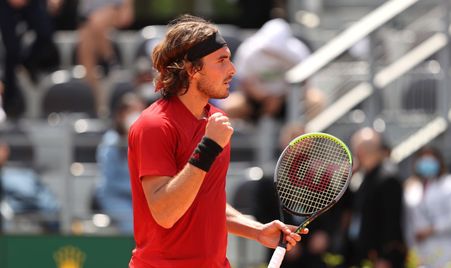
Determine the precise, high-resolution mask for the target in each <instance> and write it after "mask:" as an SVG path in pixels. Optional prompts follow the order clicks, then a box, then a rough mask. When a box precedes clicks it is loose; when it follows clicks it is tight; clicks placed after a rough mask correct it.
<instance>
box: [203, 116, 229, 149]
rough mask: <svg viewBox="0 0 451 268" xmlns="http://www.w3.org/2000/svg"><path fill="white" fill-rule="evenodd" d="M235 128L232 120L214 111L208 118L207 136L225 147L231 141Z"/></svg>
mask: <svg viewBox="0 0 451 268" xmlns="http://www.w3.org/2000/svg"><path fill="white" fill-rule="evenodd" d="M232 134H233V128H232V125H231V124H230V120H229V118H228V117H227V116H225V115H223V114H222V113H214V114H212V115H211V116H210V118H208V122H207V126H206V128H205V136H206V137H208V138H210V139H212V140H214V141H215V142H216V143H217V144H218V145H219V146H221V147H222V148H224V147H225V146H226V145H227V144H228V143H229V141H230V137H231V136H232Z"/></svg>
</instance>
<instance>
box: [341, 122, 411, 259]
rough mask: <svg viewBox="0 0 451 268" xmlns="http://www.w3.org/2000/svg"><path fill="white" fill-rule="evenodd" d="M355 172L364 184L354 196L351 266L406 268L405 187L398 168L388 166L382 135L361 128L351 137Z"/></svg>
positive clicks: (351, 226)
mask: <svg viewBox="0 0 451 268" xmlns="http://www.w3.org/2000/svg"><path fill="white" fill-rule="evenodd" d="M351 148H352V151H353V155H354V162H355V164H356V166H355V171H356V173H360V174H362V176H363V181H362V183H361V184H360V186H359V187H358V189H357V190H356V192H355V193H354V196H353V215H352V220H351V225H350V229H349V238H350V242H351V252H350V262H351V264H352V265H358V266H360V265H362V266H363V265H365V263H368V262H370V263H372V265H373V266H374V267H392V268H394V267H404V263H405V245H404V238H403V235H402V227H401V218H402V214H403V211H402V194H403V192H402V186H401V182H400V179H399V177H398V174H397V173H394V171H396V169H393V168H392V167H390V168H388V169H387V168H386V167H385V165H384V163H387V161H385V160H386V154H385V150H384V148H383V142H382V139H381V135H380V134H379V133H377V132H376V131H375V130H373V129H371V128H362V129H360V130H358V131H357V132H355V133H354V134H353V136H352V138H351Z"/></svg>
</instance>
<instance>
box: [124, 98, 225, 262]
mask: <svg viewBox="0 0 451 268" xmlns="http://www.w3.org/2000/svg"><path fill="white" fill-rule="evenodd" d="M206 110H207V111H208V116H210V115H211V114H213V113H215V112H218V111H219V112H221V111H220V110H219V109H217V108H215V107H214V106H212V105H210V104H208V105H207V106H206ZM206 124H207V120H206V119H200V120H199V119H197V118H195V117H194V115H193V114H192V113H191V112H190V111H189V110H188V109H187V108H186V107H185V105H184V104H183V103H182V102H181V101H180V100H179V99H178V98H177V97H172V98H170V99H168V100H165V99H160V100H158V101H157V102H155V103H154V104H152V105H151V106H150V107H148V108H147V109H146V110H144V112H143V113H142V114H141V116H140V117H139V119H138V120H137V121H136V122H135V124H133V126H132V127H131V129H130V134H129V157H128V161H129V169H130V179H131V186H132V194H133V195H132V196H133V212H134V213H133V214H134V236H135V242H136V247H135V249H134V250H133V255H132V258H131V260H130V264H129V265H130V267H132V268H153V267H155V268H166V267H167V268H178V267H180V268H189V267H193V268H194V267H196V268H199V267H208V268H216V267H217V268H224V267H230V264H229V262H228V260H227V257H226V248H227V227H226V215H225V210H226V208H225V207H226V193H225V178H226V173H227V169H228V165H229V161H230V145H227V146H226V147H225V148H224V150H223V151H222V152H221V154H220V155H219V156H218V157H217V158H216V160H215V161H214V163H213V165H212V167H211V168H210V171H209V172H208V173H207V175H206V176H205V178H204V181H203V183H202V186H201V188H200V190H199V192H198V194H197V196H196V198H195V199H194V202H193V204H192V205H191V207H190V208H189V209H188V211H187V212H186V213H185V215H183V216H182V217H181V218H180V219H179V220H178V221H177V222H176V223H175V225H174V226H173V227H172V228H170V229H165V228H163V227H161V226H160V225H158V224H157V223H156V222H155V220H154V219H153V217H152V214H151V213H150V210H149V208H148V206H147V202H146V198H145V195H144V192H143V189H142V185H141V178H142V177H143V176H174V175H176V174H178V173H179V172H180V171H181V169H182V168H183V167H184V166H185V165H186V163H187V162H188V159H189V158H190V156H191V154H192V153H193V151H194V149H195V148H196V146H197V144H198V143H199V142H200V140H201V139H202V137H203V136H204V134H205V126H206Z"/></svg>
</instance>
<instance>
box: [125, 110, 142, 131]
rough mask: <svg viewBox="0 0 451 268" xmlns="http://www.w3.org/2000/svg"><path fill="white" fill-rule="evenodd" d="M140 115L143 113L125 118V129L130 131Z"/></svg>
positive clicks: (136, 113)
mask: <svg viewBox="0 0 451 268" xmlns="http://www.w3.org/2000/svg"><path fill="white" fill-rule="evenodd" d="M140 114H141V113H139V112H133V113H130V114H128V115H127V116H126V117H125V121H124V127H125V129H127V130H129V129H130V127H131V126H132V125H133V123H135V121H136V120H137V119H138V117H139V115H140Z"/></svg>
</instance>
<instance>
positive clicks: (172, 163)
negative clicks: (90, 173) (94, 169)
mask: <svg viewBox="0 0 451 268" xmlns="http://www.w3.org/2000/svg"><path fill="white" fill-rule="evenodd" d="M152 59H153V63H154V68H155V69H156V70H157V71H158V73H159V76H158V77H157V78H156V81H155V83H156V90H158V91H159V92H160V93H161V95H162V98H161V99H160V100H158V101H156V102H155V103H153V104H152V105H151V106H149V107H148V108H147V109H146V110H145V111H144V112H143V113H142V114H141V116H140V117H139V118H138V120H137V121H136V122H135V123H134V124H133V126H132V127H131V130H130V134H129V158H128V161H129V167H130V175H131V176H130V177H131V185H132V196H133V212H134V236H135V242H136V247H135V249H134V251H133V255H132V258H131V260H130V264H129V266H130V267H134V268H141V267H146V268H150V267H158V268H161V267H171V268H177V267H180V268H181V267H183V268H186V267H209V268H215V267H217V268H225V267H230V264H229V261H228V260H227V257H226V248H227V232H230V233H233V234H235V235H238V236H242V237H246V238H249V239H253V240H256V241H258V242H260V243H261V244H263V245H265V246H267V247H273V248H274V247H276V246H277V243H278V240H279V236H280V233H281V232H283V234H284V235H285V239H286V241H287V242H288V249H291V247H293V246H294V245H295V244H296V243H297V242H298V241H299V240H300V238H301V237H300V236H299V235H298V234H295V233H294V230H295V229H296V227H295V226H288V225H285V224H284V223H282V222H280V221H277V220H275V221H272V222H270V223H267V224H262V223H259V222H256V221H254V220H250V219H248V218H246V217H244V216H243V215H242V214H241V213H239V212H238V211H236V210H235V209H233V208H232V207H231V206H229V205H228V204H227V203H226V192H225V180H226V173H227V169H228V165H229V161H230V137H231V136H232V133H233V128H232V126H231V124H230V122H229V119H228V117H227V116H226V115H225V114H224V113H223V112H222V111H221V110H219V109H218V108H216V107H214V106H213V105H211V104H209V103H208V101H209V99H211V98H226V97H227V96H228V94H229V86H230V81H231V80H232V77H233V75H234V74H235V67H234V66H233V64H232V62H231V58H230V50H229V48H228V47H227V44H226V43H225V41H224V39H223V38H222V37H221V35H220V33H219V31H218V29H217V27H215V26H214V25H213V24H211V23H209V22H207V21H205V20H204V19H202V18H198V17H194V16H190V15H183V16H181V17H179V18H178V19H176V20H174V21H172V22H171V23H170V24H169V29H168V32H167V33H166V36H165V38H164V40H162V42H161V43H159V44H158V45H157V46H156V47H155V48H154V50H153V54H152ZM306 232H307V231H304V233H306Z"/></svg>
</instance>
